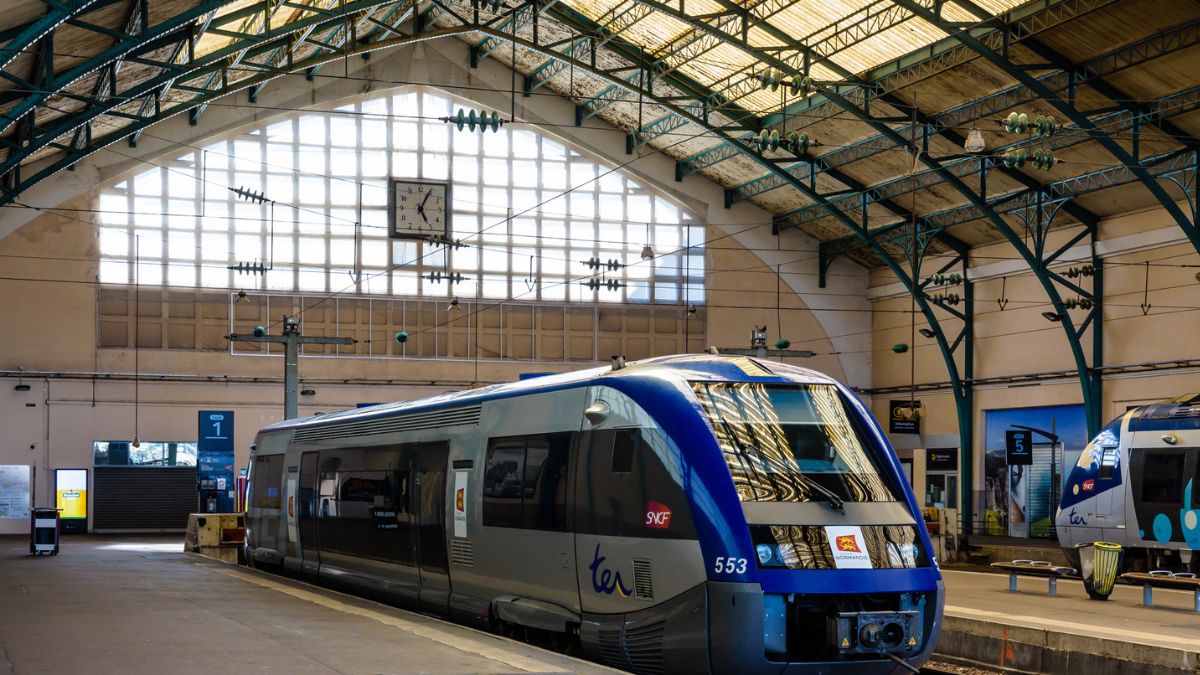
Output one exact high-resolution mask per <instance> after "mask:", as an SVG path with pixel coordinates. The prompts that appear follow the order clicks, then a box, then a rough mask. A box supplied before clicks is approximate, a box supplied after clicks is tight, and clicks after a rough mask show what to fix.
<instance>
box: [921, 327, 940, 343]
mask: <svg viewBox="0 0 1200 675" xmlns="http://www.w3.org/2000/svg"><path fill="white" fill-rule="evenodd" d="M917 332H918V333H920V334H921V335H924V336H925V337H927V338H929V339H931V340H932V339H933V338H934V337H936V336H937V333H935V332H934V331H933V330H931V329H929V328H918V329H917Z"/></svg>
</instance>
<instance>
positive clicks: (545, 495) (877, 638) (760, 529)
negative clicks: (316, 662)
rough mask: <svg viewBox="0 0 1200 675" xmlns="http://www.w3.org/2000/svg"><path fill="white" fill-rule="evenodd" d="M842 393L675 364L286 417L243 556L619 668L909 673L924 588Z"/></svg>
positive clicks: (930, 577)
mask: <svg viewBox="0 0 1200 675" xmlns="http://www.w3.org/2000/svg"><path fill="white" fill-rule="evenodd" d="M920 514H921V512H920V510H919V508H918V506H917V503H916V500H915V499H914V497H913V494H912V491H911V489H910V488H909V486H908V483H907V481H906V479H905V478H904V474H903V472H902V471H901V468H900V465H899V463H898V460H897V458H896V455H895V452H894V451H893V450H892V448H891V447H890V445H889V444H888V442H887V440H886V437H885V436H884V434H883V432H882V430H881V429H880V427H879V425H878V423H877V422H876V421H875V419H874V418H873V417H872V415H871V414H870V412H869V411H868V409H867V408H866V407H865V406H864V405H863V403H862V402H861V401H860V400H859V399H858V397H857V396H856V395H855V394H854V393H852V392H851V391H850V390H849V389H848V388H846V387H845V386H843V385H841V384H839V383H838V382H837V381H835V380H834V379H832V378H830V377H828V376H826V375H823V374H820V373H818V372H815V371H812V370H807V369H804V368H800V367H796V366H793V365H786V364H783V363H780V362H774V361H766V360H762V359H757V358H752V357H744V356H732V355H719V354H708V353H706V354H699V355H679V356H670V357H659V358H652V359H645V360H640V361H636V362H630V363H627V364H626V363H621V362H619V361H614V364H613V365H612V366H611V367H608V366H605V367H601V368H595V369H589V370H581V371H577V372H572V373H564V374H556V375H546V376H541V377H536V378H530V379H525V380H522V381H519V382H513V383H504V384H499V385H491V386H486V387H482V388H478V389H473V390H469V391H460V392H452V393H447V394H443V395H439V396H435V397H432V398H426V399H423V400H417V401H411V402H400V403H390V404H382V405H377V406H372V407H369V408H362V409H357V410H347V411H340V412H336V413H330V414H325V415H320V416H314V417H309V418H304V419H295V420H289V421H286V422H282V423H279V424H275V425H272V426H269V427H267V428H265V429H263V430H262V431H261V432H260V433H259V434H258V435H257V437H256V439H255V444H254V447H253V448H252V454H251V471H250V486H249V509H248V513H247V519H246V526H247V527H246V543H245V554H246V560H247V562H248V564H250V565H252V566H255V567H260V568H268V569H270V570H272V571H276V572H280V573H283V574H288V575H294V576H297V577H301V578H305V579H309V580H313V581H315V582H317V583H322V584H327V585H331V586H334V587H338V588H341V589H345V590H350V591H351V592H355V593H359V594H362V595H367V596H371V597H375V598H379V599H382V600H384V601H387V602H389V603H392V604H396V605H399V606H401V607H408V608H412V609H414V610H417V611H421V612H425V613H430V614H434V615H439V616H443V617H447V618H449V619H451V620H454V621H458V622H461V623H465V624H470V625H475V626H478V627H481V628H486V629H491V630H497V631H504V632H508V633H509V634H513V633H514V632H518V631H514V630H513V629H514V627H515V628H517V629H518V630H519V631H520V632H521V633H522V634H525V633H529V632H532V633H534V634H537V635H549V636H557V637H558V638H559V639H560V642H559V643H558V644H563V645H567V646H568V647H571V646H572V645H573V646H574V649H575V650H577V652H576V653H579V652H581V653H582V654H583V655H584V656H586V657H588V658H590V659H592V660H595V661H599V662H602V663H605V664H608V665H611V666H614V667H617V668H621V669H624V670H628V671H632V672H639V673H684V672H686V673H703V672H714V673H730V672H737V673H747V674H748V673H785V672H786V673H817V672H819V673H880V674H882V673H894V672H915V668H917V667H919V666H920V665H921V664H922V663H923V662H924V661H925V660H926V659H927V658H928V657H929V655H930V653H931V651H932V649H933V646H934V644H935V641H936V639H937V635H938V631H939V628H940V625H941V618H942V610H943V606H944V598H945V593H944V586H943V582H942V576H941V573H940V571H939V568H938V564H937V561H936V560H935V559H934V556H933V554H932V550H933V549H932V547H931V546H930V541H929V537H928V534H927V532H926V531H925V527H924V521H923V518H922V517H921V515H920Z"/></svg>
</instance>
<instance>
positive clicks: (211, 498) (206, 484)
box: [196, 410, 237, 513]
mask: <svg viewBox="0 0 1200 675" xmlns="http://www.w3.org/2000/svg"><path fill="white" fill-rule="evenodd" d="M198 432H199V433H198V434H197V439H198V440H197V444H196V469H197V471H196V481H197V483H198V484H197V488H198V489H199V501H200V505H199V506H200V511H201V512H203V513H233V512H234V509H235V508H236V504H237V482H236V481H235V480H234V477H233V474H234V471H233V411H232V410H201V411H200V413H199V429H198Z"/></svg>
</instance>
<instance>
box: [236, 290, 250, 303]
mask: <svg viewBox="0 0 1200 675" xmlns="http://www.w3.org/2000/svg"><path fill="white" fill-rule="evenodd" d="M234 302H236V303H238V304H245V303H248V302H250V297H249V296H248V295H246V291H238V292H237V300H234Z"/></svg>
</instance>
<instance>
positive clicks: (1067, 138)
mask: <svg viewBox="0 0 1200 675" xmlns="http://www.w3.org/2000/svg"><path fill="white" fill-rule="evenodd" d="M1197 109H1200V86H1196V87H1192V88H1190V89H1186V90H1184V91H1181V92H1177V93H1174V94H1171V95H1169V96H1164V97H1162V98H1160V99H1158V100H1156V101H1151V102H1149V103H1147V104H1145V105H1144V106H1143V107H1142V108H1141V110H1140V111H1139V112H1136V113H1135V112H1131V111H1128V110H1118V111H1116V112H1111V113H1108V114H1105V115H1101V116H1098V117H1096V118H1095V119H1094V122H1095V124H1096V125H1097V126H1102V127H1104V128H1105V129H1107V130H1109V132H1110V133H1120V132H1124V131H1128V130H1131V129H1133V128H1134V126H1135V125H1136V124H1138V123H1139V121H1140V122H1141V123H1142V124H1155V125H1157V124H1161V123H1162V122H1163V120H1164V119H1165V118H1166V117H1168V116H1174V115H1182V114H1185V113H1188V112H1191V111H1194V110H1197ZM1090 140H1093V139H1092V136H1091V134H1090V133H1089V132H1087V131H1086V130H1080V129H1077V128H1075V127H1065V128H1063V129H1061V130H1060V131H1059V133H1058V134H1055V135H1054V136H1053V137H1051V138H1049V139H1034V138H1022V139H1020V140H1018V141H1015V142H1013V143H1010V144H1008V145H1005V146H1001V147H998V148H994V149H993V150H992V151H991V153H990V154H989V155H988V156H984V157H974V156H971V157H964V158H961V159H956V160H951V161H948V162H945V163H944V166H945V167H946V169H947V170H949V171H952V172H953V173H954V174H955V175H956V176H959V177H961V178H966V177H969V176H972V175H980V174H981V173H982V172H988V171H990V170H991V169H993V168H995V167H997V166H998V165H1000V164H1001V159H1000V156H1001V155H1003V153H1005V152H1006V151H1008V150H1011V149H1016V148H1033V147H1039V148H1048V149H1051V150H1061V149H1063V148H1069V147H1072V146H1075V145H1079V144H1081V143H1085V142H1087V141H1090ZM825 156H826V155H820V156H818V157H817V160H824V158H825ZM788 168H789V170H793V169H794V168H795V167H788ZM756 181H763V182H764V183H766V185H767V186H769V187H767V188H766V189H771V188H773V187H775V186H776V185H775V183H776V182H777V179H776V178H775V177H774V176H771V175H768V176H766V177H763V178H758V179H755V181H751V183H747V184H744V185H750V184H756V185H757V183H756ZM940 182H941V181H940V176H939V175H938V174H937V173H936V172H934V171H932V170H928V169H926V170H924V171H919V172H917V173H915V174H913V175H912V176H905V177H901V178H896V179H893V180H890V181H885V182H883V183H879V184H877V185H875V186H873V187H872V188H871V189H872V191H873V192H874V193H876V194H881V195H885V196H888V197H891V198H896V197H899V196H900V195H904V194H908V193H909V192H910V191H911V190H913V189H921V188H927V187H931V186H933V185H936V184H938V183H940ZM739 187H741V186H739ZM734 189H737V188H734ZM751 189H756V190H757V191H756V194H757V193H758V192H764V191H765V189H763V188H762V187H761V186H760V187H758V188H751ZM1046 189H1049V186H1046ZM982 196H983V197H984V198H985V199H986V198H987V197H988V195H987V194H986V193H983V194H982ZM830 200H831V201H832V202H833V203H835V204H837V205H839V206H840V207H842V208H853V207H854V205H855V203H856V202H857V200H858V195H856V194H846V195H838V196H834V197H831V198H830ZM825 217H826V216H825V213H824V211H822V210H821V209H819V208H817V207H815V206H812V205H809V206H804V207H801V208H799V209H796V210H794V211H789V212H788V213H785V214H783V215H782V216H780V218H779V219H780V222H781V223H783V226H784V227H785V228H786V227H797V226H801V225H804V224H806V223H810V222H813V221H816V220H821V219H823V218H825ZM977 217H982V215H979V216H977ZM972 220H973V219H972Z"/></svg>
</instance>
